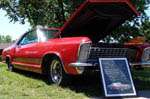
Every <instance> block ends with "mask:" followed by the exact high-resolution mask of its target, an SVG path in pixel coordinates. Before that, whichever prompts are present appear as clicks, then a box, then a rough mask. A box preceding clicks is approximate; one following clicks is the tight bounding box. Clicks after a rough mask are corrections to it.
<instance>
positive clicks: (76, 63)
mask: <svg viewBox="0 0 150 99" xmlns="http://www.w3.org/2000/svg"><path fill="white" fill-rule="evenodd" d="M69 66H70V67H90V66H95V65H94V64H92V63H79V62H75V63H70V64H69Z"/></svg>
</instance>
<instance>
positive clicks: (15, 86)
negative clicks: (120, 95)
mask: <svg viewBox="0 0 150 99" xmlns="http://www.w3.org/2000/svg"><path fill="white" fill-rule="evenodd" d="M133 75H134V79H135V80H134V81H135V84H136V87H137V90H150V86H149V84H150V69H146V70H142V71H134V72H133ZM100 82H101V81H100V79H99V75H98V74H97V75H85V76H80V77H75V78H74V79H72V80H71V81H70V83H69V84H68V85H65V86H56V85H47V78H46V77H45V76H43V75H39V74H35V73H31V72H26V71H20V70H17V71H16V72H9V71H8V69H7V65H6V64H4V63H0V98H3V99H8V98H15V99H18V98H19V99H20V98H23V99H24V98H25V99H29V98H30V99H35V98H36V99H37V98H38V99H41V98H42V99H43V98H44V99H49V98H51V99H58V98H59V99H60V98H63V99H66V98H67V99H83V98H90V97H98V96H102V92H103V91H102V84H101V83H100Z"/></svg>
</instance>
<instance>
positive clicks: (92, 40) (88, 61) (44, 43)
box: [2, 0, 150, 84]
mask: <svg viewBox="0 0 150 99" xmlns="http://www.w3.org/2000/svg"><path fill="white" fill-rule="evenodd" d="M136 15H138V12H137V10H136V9H135V8H134V7H133V6H132V5H131V4H130V3H129V2H128V0H87V1H85V2H84V3H83V4H82V5H81V6H80V8H78V9H77V10H76V11H75V13H74V14H73V15H72V16H71V18H70V19H69V20H68V21H67V22H66V23H65V24H64V25H63V26H62V28H61V29H59V30H58V29H55V28H39V29H35V30H33V31H30V32H27V33H25V34H24V35H23V36H22V37H21V38H20V39H19V40H18V41H17V42H16V43H15V44H14V45H13V46H11V47H9V48H7V49H5V50H4V51H3V53H2V59H3V61H5V62H6V63H7V64H8V69H9V70H10V71H13V70H14V68H16V69H22V70H27V71H32V72H36V73H40V74H45V75H47V76H48V78H49V81H50V83H51V84H62V83H64V82H65V81H66V79H67V77H68V75H81V74H82V73H84V72H85V71H88V70H97V69H98V61H97V59H98V58H100V57H109V58H110V57H127V59H128V61H129V62H130V63H131V65H142V64H144V63H145V64H148V63H146V61H147V60H149V55H150V54H149V53H150V48H147V47H146V46H145V45H144V46H143V45H140V44H138V45H136V44H132V43H128V44H125V45H123V44H106V43H99V40H101V39H103V38H104V37H106V36H107V35H109V34H110V33H111V32H112V31H113V30H114V29H115V28H116V27H118V26H119V25H121V24H122V23H124V22H125V21H126V20H127V19H129V18H132V17H133V16H136ZM145 47H146V48H145ZM142 61H143V62H142Z"/></svg>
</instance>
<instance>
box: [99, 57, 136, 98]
mask: <svg viewBox="0 0 150 99" xmlns="http://www.w3.org/2000/svg"><path fill="white" fill-rule="evenodd" d="M99 66H100V71H101V76H102V81H103V86H104V93H105V97H122V96H136V95H137V93H136V90H135V86H134V83H133V79H132V76H131V71H130V68H129V65H128V61H127V59H126V58H99Z"/></svg>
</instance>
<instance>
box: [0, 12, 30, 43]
mask: <svg viewBox="0 0 150 99" xmlns="http://www.w3.org/2000/svg"><path fill="white" fill-rule="evenodd" d="M5 15H6V12H5V11H3V10H1V9H0V35H5V36H6V35H10V36H11V37H12V39H13V40H16V39H18V38H19V37H20V36H21V35H22V34H23V33H25V32H26V31H28V30H29V29H30V24H29V23H28V22H26V23H25V24H24V25H22V24H20V23H19V22H16V23H15V24H14V22H10V20H9V19H8V17H7V16H5Z"/></svg>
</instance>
